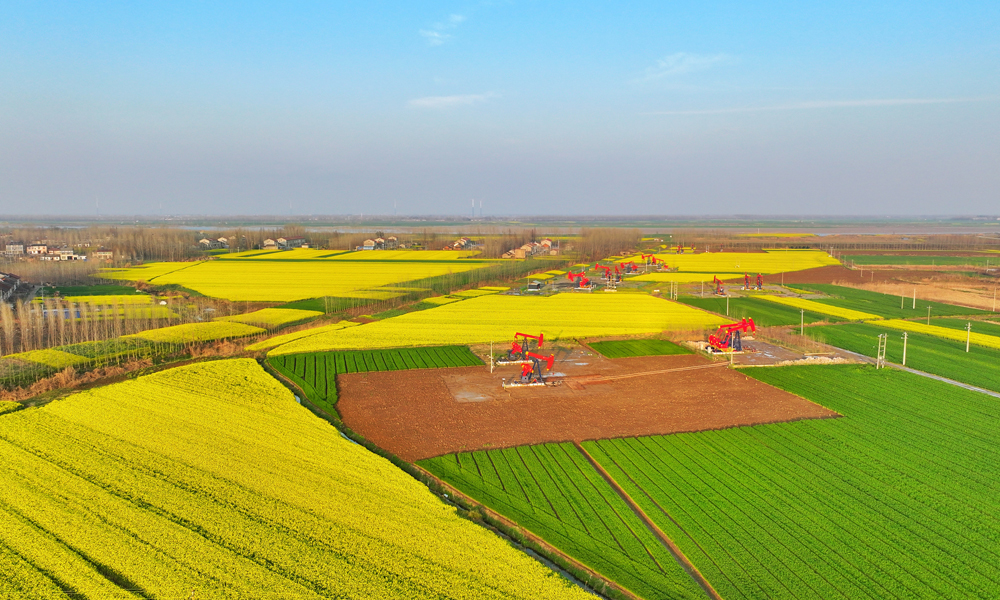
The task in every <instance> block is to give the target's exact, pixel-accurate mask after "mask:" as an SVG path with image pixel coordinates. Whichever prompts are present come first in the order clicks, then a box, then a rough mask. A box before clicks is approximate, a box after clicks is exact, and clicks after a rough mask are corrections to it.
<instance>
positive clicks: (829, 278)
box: [764, 265, 934, 285]
mask: <svg viewBox="0 0 1000 600" xmlns="http://www.w3.org/2000/svg"><path fill="white" fill-rule="evenodd" d="M872 273H874V277H872ZM933 274H934V273H933V272H928V271H923V270H919V271H918V270H913V269H891V268H877V269H875V270H872V269H869V268H865V269H861V268H858V269H855V270H852V269H848V268H847V267H842V266H840V265H831V266H829V267H817V268H815V269H806V270H805V271H792V272H791V273H785V274H784V279H782V275H781V274H780V273H773V274H771V275H768V276H766V277H765V278H764V282H765V283H767V284H778V283H780V282H781V281H784V282H785V285H789V284H793V283H837V282H841V281H843V282H849V283H855V284H858V285H860V284H863V283H872V281H874V282H876V283H877V282H880V281H893V280H902V281H911V280H914V279H916V280H920V279H923V278H926V277H928V276H930V275H933Z"/></svg>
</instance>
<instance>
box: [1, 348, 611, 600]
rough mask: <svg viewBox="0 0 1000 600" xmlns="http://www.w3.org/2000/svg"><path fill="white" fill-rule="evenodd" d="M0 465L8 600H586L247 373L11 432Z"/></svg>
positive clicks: (83, 396) (196, 373)
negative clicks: (71, 598)
mask: <svg viewBox="0 0 1000 600" xmlns="http://www.w3.org/2000/svg"><path fill="white" fill-rule="evenodd" d="M0 463H2V464H3V469H2V471H0V507H2V508H0V561H2V563H0V564H2V565H3V577H0V581H2V582H0V596H3V597H17V598H22V597H23V598H28V597H30V598H41V597H53V598H55V597H65V595H66V594H65V590H72V595H73V596H74V597H82V598H189V597H194V598H212V599H215V598H232V599H242V598H296V599H306V598H316V599H317V600H318V599H321V598H358V599H360V598H378V599H406V600H410V599H424V598H426V599H430V598H434V599H439V598H450V599H455V600H479V599H491V600H501V599H524V600H527V599H536V598H551V599H555V600H562V599H567V600H571V599H572V600H575V599H579V600H585V599H587V598H592V596H590V595H588V594H586V593H585V592H583V591H582V590H580V589H579V588H576V587H574V586H573V585H572V584H570V583H569V582H567V581H566V580H564V579H562V578H561V577H559V576H558V575H556V574H555V573H554V572H551V571H549V570H548V569H546V568H545V567H544V566H542V565H541V564H539V563H538V562H537V561H535V560H534V559H532V558H530V557H528V556H527V555H525V554H523V553H521V552H519V551H517V550H515V549H514V548H512V547H511V546H510V545H509V544H508V543H507V542H506V541H504V540H502V539H501V538H499V537H497V536H496V535H494V534H493V533H491V532H490V531H488V530H486V529H485V528H483V527H480V526H478V525H476V524H474V523H472V522H471V521H469V520H466V519H463V518H460V517H459V516H458V514H457V512H456V509H455V508H453V507H451V506H448V505H446V504H445V503H443V502H442V501H441V500H440V499H438V498H437V497H435V496H434V495H433V494H431V492H430V491H428V489H427V488H426V487H425V486H424V485H423V484H421V483H420V482H418V481H416V480H415V479H413V478H412V477H410V476H409V475H407V474H405V473H404V472H402V471H400V470H399V469H398V468H396V467H395V466H394V465H392V463H390V462H389V461H388V460H385V459H383V458H381V457H378V456H376V455H375V454H372V453H371V452H369V451H368V450H366V449H365V448H364V447H362V446H359V445H357V444H353V443H351V442H349V441H347V440H345V439H343V438H342V437H341V436H340V434H339V433H338V431H337V430H336V429H334V428H333V427H332V426H330V425H329V424H328V423H326V422H325V421H322V420H320V419H317V418H315V417H314V416H313V415H312V414H311V413H309V411H307V410H306V409H305V408H303V407H302V406H300V405H299V404H297V403H296V402H295V399H294V398H293V397H292V394H291V393H290V392H289V391H288V390H287V389H286V388H284V387H283V386H281V385H280V384H278V382H277V381H275V380H274V379H272V378H271V377H269V376H268V375H267V374H266V373H265V372H264V371H263V370H262V369H261V367H260V366H259V365H258V364H257V363H256V362H255V361H252V360H249V359H236V360H224V361H214V362H206V363H200V364H197V365H191V366H187V367H181V368H177V369H172V370H168V371H164V372H161V373H157V374H154V375H149V376H146V377H141V378H139V379H137V380H133V381H128V382H123V383H118V384H114V385H110V386H106V387H102V388H96V389H93V390H88V391H84V392H80V393H77V394H74V395H72V396H70V397H69V398H66V399H63V400H58V401H55V402H53V403H50V404H48V405H46V406H44V407H42V408H29V409H24V410H20V411H17V412H14V413H11V414H6V415H4V416H3V417H2V418H0ZM109 573H113V574H114V576H109V575H108V574H109Z"/></svg>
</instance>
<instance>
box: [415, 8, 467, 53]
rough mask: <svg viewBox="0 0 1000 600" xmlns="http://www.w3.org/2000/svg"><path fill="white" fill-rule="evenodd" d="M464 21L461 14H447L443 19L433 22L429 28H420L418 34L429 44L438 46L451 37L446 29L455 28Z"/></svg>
mask: <svg viewBox="0 0 1000 600" xmlns="http://www.w3.org/2000/svg"><path fill="white" fill-rule="evenodd" d="M463 21H465V17H464V16H463V15H448V18H447V19H445V20H444V21H441V22H438V23H435V24H434V25H433V26H432V27H431V28H430V29H421V30H420V35H421V36H422V37H423V38H424V39H426V40H427V44H428V45H430V46H440V45H442V44H444V43H445V42H447V41H448V40H449V39H451V37H452V36H451V34H450V33H446V32H447V31H448V30H451V29H455V28H456V27H458V26H459V25H461V24H462V22H463Z"/></svg>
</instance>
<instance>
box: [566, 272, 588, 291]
mask: <svg viewBox="0 0 1000 600" xmlns="http://www.w3.org/2000/svg"><path fill="white" fill-rule="evenodd" d="M566 276H567V277H568V278H569V280H570V283H572V282H574V281H575V282H576V288H574V289H578V290H585V289H588V288H589V287H590V279H588V278H587V277H586V276H585V275H584V271H580V272H579V273H574V272H573V271H570V272H569V273H567V274H566Z"/></svg>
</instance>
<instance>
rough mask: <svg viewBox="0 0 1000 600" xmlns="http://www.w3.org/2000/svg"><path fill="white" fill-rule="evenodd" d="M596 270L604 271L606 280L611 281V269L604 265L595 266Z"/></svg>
mask: <svg viewBox="0 0 1000 600" xmlns="http://www.w3.org/2000/svg"><path fill="white" fill-rule="evenodd" d="M594 268H595V269H600V270H602V271H604V278H605V279H611V267H605V266H604V265H594Z"/></svg>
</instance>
